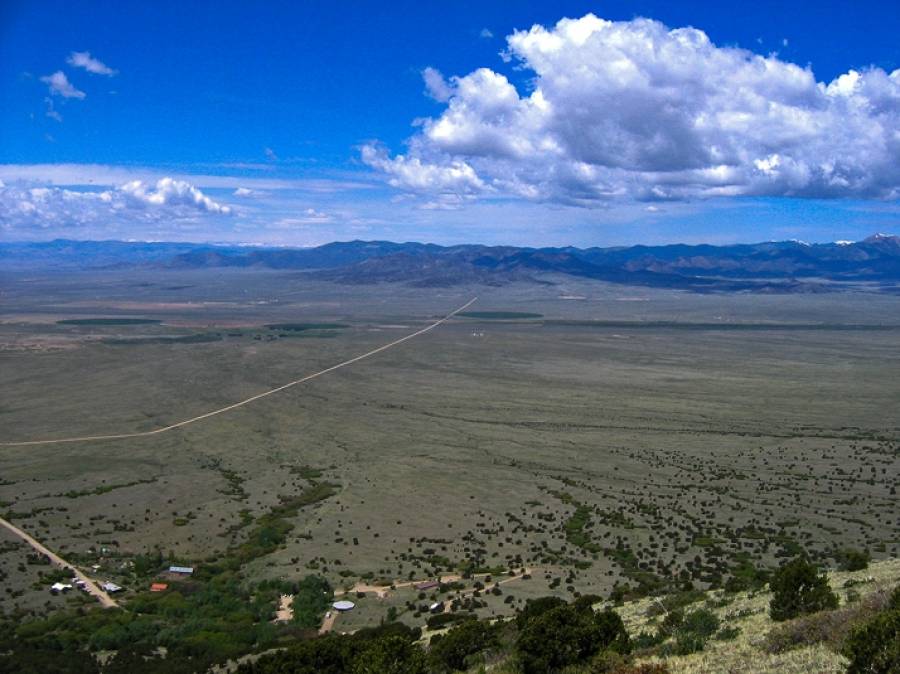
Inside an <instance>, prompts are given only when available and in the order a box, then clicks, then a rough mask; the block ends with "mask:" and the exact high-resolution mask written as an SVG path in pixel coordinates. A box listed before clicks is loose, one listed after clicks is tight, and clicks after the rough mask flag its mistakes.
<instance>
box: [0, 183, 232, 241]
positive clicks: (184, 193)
mask: <svg viewBox="0 0 900 674" xmlns="http://www.w3.org/2000/svg"><path fill="white" fill-rule="evenodd" d="M231 213H232V209H231V208H230V207H229V206H224V205H222V204H219V203H217V202H215V201H213V200H212V199H210V198H209V197H208V196H206V195H205V194H203V193H202V192H201V191H200V190H199V189H197V188H196V187H194V186H193V185H191V184H189V183H187V182H184V181H182V180H173V179H172V178H162V179H161V180H159V181H157V182H156V183H155V185H148V184H147V183H144V182H143V181H140V180H133V181H131V182H128V183H125V184H123V185H121V186H119V187H117V188H114V189H108V190H103V191H79V190H71V189H66V188H60V187H44V186H40V187H31V186H28V185H23V184H21V183H16V184H4V183H2V182H0V226H2V228H3V229H5V230H13V229H34V228H44V229H47V228H61V227H79V226H85V225H88V224H98V223H99V224H102V223H105V222H107V221H111V220H112V221H116V222H129V221H141V222H148V221H149V222H157V221H163V220H166V221H169V220H190V219H194V218H196V217H197V216H198V215H202V214H211V215H231Z"/></svg>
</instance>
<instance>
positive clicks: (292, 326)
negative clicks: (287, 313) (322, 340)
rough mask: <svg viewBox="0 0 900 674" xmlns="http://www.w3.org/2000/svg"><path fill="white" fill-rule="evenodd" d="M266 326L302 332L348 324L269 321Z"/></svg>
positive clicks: (343, 326) (336, 328) (339, 327)
mask: <svg viewBox="0 0 900 674" xmlns="http://www.w3.org/2000/svg"><path fill="white" fill-rule="evenodd" d="M266 327H267V328H268V329H269V330H290V331H293V332H303V331H304V330H341V329H343V328H349V327H350V326H349V325H347V324H346V323H269V324H268V325H266Z"/></svg>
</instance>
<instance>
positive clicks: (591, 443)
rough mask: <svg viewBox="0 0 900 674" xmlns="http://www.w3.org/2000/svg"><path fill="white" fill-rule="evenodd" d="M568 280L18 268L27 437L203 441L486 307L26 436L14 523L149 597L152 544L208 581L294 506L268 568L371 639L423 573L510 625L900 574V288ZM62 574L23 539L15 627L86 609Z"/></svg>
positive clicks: (166, 436) (11, 278) (3, 380)
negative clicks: (744, 573) (542, 610)
mask: <svg viewBox="0 0 900 674" xmlns="http://www.w3.org/2000/svg"><path fill="white" fill-rule="evenodd" d="M544 281H545V283H541V284H538V283H514V284H510V285H506V286H500V287H474V286H473V287H469V286H459V287H451V288H425V289H423V288H411V287H406V286H402V285H396V284H382V285H338V284H330V283H324V282H311V281H309V280H308V279H306V278H304V277H303V275H300V274H296V273H288V272H274V271H259V270H226V271H218V270H217V271H210V270H202V271H165V272H163V271H159V270H154V271H152V272H151V271H147V272H140V271H138V272H134V271H129V272H128V273H127V274H125V273H123V272H116V271H110V272H95V273H90V274H87V273H82V274H70V275H44V276H37V275H25V274H13V275H6V276H5V277H4V278H3V294H2V300H3V301H2V315H0V442H4V443H14V442H17V441H29V440H35V439H59V438H67V437H77V436H90V435H104V434H116V433H130V432H140V431H147V430H152V429H154V428H159V427H162V426H166V425H169V424H173V423H176V422H178V421H180V420H182V419H186V418H190V417H194V416H197V415H201V414H204V413H206V412H208V411H210V410H213V409H217V408H221V407H223V406H226V405H229V404H231V403H233V402H236V401H239V400H242V399H245V398H248V397H250V396H253V395H256V394H258V393H260V392H262V391H265V390H269V389H272V388H274V387H277V386H279V385H281V384H284V383H286V382H288V381H292V380H295V379H298V378H300V377H302V376H304V375H306V374H309V373H312V372H316V371H318V370H321V369H323V368H326V367H329V366H331V365H333V364H335V363H338V362H341V361H344V360H346V359H348V358H352V357H354V356H356V355H359V354H361V353H364V352H366V351H369V350H371V349H373V348H375V347H377V346H380V345H381V344H385V343H387V342H390V341H393V340H395V339H397V338H399V337H402V336H403V335H405V334H408V333H411V332H414V331H415V330H418V329H420V328H422V327H424V326H426V325H427V324H429V323H430V322H433V321H434V320H436V319H437V318H439V317H440V316H442V315H444V314H446V313H448V312H450V311H452V310H454V309H456V308H457V307H459V306H461V305H463V304H464V303H465V302H467V301H468V300H470V299H471V298H473V297H476V296H477V297H478V301H477V303H476V304H475V305H473V307H472V308H471V311H472V313H471V314H470V315H465V316H458V317H455V318H454V319H452V320H451V321H449V322H447V323H445V324H443V325H441V326H440V327H438V328H436V329H435V330H433V331H431V332H428V333H426V334H424V335H421V336H419V337H417V338H415V339H412V340H409V341H407V342H404V343H403V344H400V345H398V346H396V347H394V348H391V349H389V350H386V351H383V352H381V353H379V354H377V355H375V356H373V357H372V358H369V359H366V360H363V361H360V362H358V363H355V364H353V365H350V366H348V367H345V368H342V369H340V370H337V371H334V372H331V373H329V374H327V375H324V376H322V377H319V378H317V379H315V380H312V381H310V382H307V383H305V384H301V385H298V386H296V387H293V388H291V389H288V390H285V391H283V392H281V393H278V394H276V395H273V396H270V397H267V398H264V399H261V400H259V401H256V402H254V403H251V404H249V405H246V406H244V407H241V408H238V409H235V410H233V411H231V412H228V413H226V414H222V415H219V416H216V417H212V418H210V419H206V420H203V421H199V422H197V423H195V424H191V425H189V426H185V427H183V428H179V429H175V430H172V431H170V432H166V433H163V434H159V435H152V436H145V437H137V438H127V439H120V440H105V441H85V442H73V443H67V444H44V445H31V446H16V445H6V446H2V447H0V506H2V507H0V512H2V513H3V516H4V517H5V518H7V519H9V520H11V521H13V522H14V523H15V524H16V525H18V526H20V527H22V528H23V529H25V530H27V531H28V532H29V533H30V534H31V535H33V536H34V537H35V538H37V539H39V540H40V541H41V542H43V543H44V544H45V545H47V547H49V548H51V549H53V550H55V551H57V552H59V553H60V554H61V555H63V556H64V557H66V558H67V559H69V560H70V561H72V562H74V563H78V564H80V565H82V566H83V567H85V568H89V567H93V566H94V565H96V567H97V569H96V571H95V573H96V575H97V576H98V577H102V578H109V579H112V580H116V581H117V582H119V583H120V584H123V585H125V587H126V590H125V593H124V595H123V596H124V598H125V600H126V601H127V597H128V594H129V593H131V592H136V591H142V590H145V589H146V587H144V586H143V585H141V586H136V585H135V581H134V580H133V576H132V575H131V574H130V572H129V569H130V568H131V567H130V564H131V563H132V562H133V560H134V559H135V557H136V555H139V554H146V553H149V552H151V551H153V550H155V549H159V550H160V551H161V552H162V554H163V555H165V556H169V557H170V558H171V560H172V561H173V563H174V562H176V561H177V562H181V563H185V564H188V563H189V564H192V565H196V566H202V565H203V564H204V563H206V562H209V561H210V560H214V559H215V558H216V556H217V555H220V554H222V553H223V552H224V551H226V550H229V549H235V548H236V547H237V546H240V545H242V544H244V543H246V540H247V537H248V536H251V535H252V533H253V532H254V531H258V529H259V524H260V522H266V521H267V520H266V518H267V517H271V513H273V511H277V509H278V508H279V507H282V508H283V507H284V505H285V504H286V503H287V504H290V503H293V504H294V505H296V506H297V507H291V508H289V509H288V510H287V511H284V510H282V511H279V512H280V513H281V515H283V516H284V518H285V519H286V520H287V521H288V522H289V524H290V525H291V527H292V528H291V529H290V531H289V533H288V534H287V535H286V536H285V537H284V540H283V541H282V540H280V541H279V543H278V545H277V546H274V549H273V550H272V551H268V552H266V553H265V554H260V555H255V556H253V557H252V559H248V562H247V564H246V569H245V570H246V573H247V575H248V577H250V578H252V579H254V580H261V579H267V578H282V579H288V580H296V579H299V578H302V577H303V576H305V575H306V574H309V573H318V574H321V575H323V576H325V577H326V578H328V579H329V581H330V582H331V583H332V585H333V586H335V587H336V588H346V589H347V590H349V591H350V592H351V593H353V594H354V595H355V596H356V597H357V598H358V601H359V607H358V608H359V610H358V611H355V612H354V613H351V614H347V615H342V616H341V621H342V622H341V626H342V629H354V628H356V627H360V626H363V625H365V624H376V623H377V622H378V621H379V620H381V619H382V618H383V617H384V616H385V615H386V613H387V611H388V610H389V609H391V608H392V607H393V608H395V609H397V610H398V611H399V612H400V615H401V616H402V618H401V619H403V620H407V621H409V622H411V623H414V624H421V623H422V622H423V621H424V618H420V617H419V616H420V614H421V613H422V610H421V607H420V606H418V605H417V603H418V602H421V601H423V600H424V601H426V603H427V602H428V601H430V598H428V597H426V594H427V593H426V592H423V591H421V590H419V589H418V588H416V587H415V586H414V585H408V586H398V584H399V583H402V582H403V581H405V580H415V581H419V580H425V579H428V578H434V577H438V576H446V577H451V576H460V578H459V585H458V586H457V587H455V588H453V589H452V590H451V595H452V596H454V597H455V598H456V601H457V602H459V603H460V604H463V603H465V602H466V601H468V602H470V604H469V605H470V606H472V607H474V608H475V609H476V610H477V612H478V613H480V614H482V615H490V614H492V613H494V614H503V613H509V612H511V610H512V608H514V607H518V606H521V604H522V603H523V602H524V600H525V599H527V598H529V597H535V596H541V595H546V594H548V593H555V594H559V595H561V596H564V597H567V598H571V597H572V596H573V594H574V593H593V594H598V595H601V596H603V597H607V596H610V594H611V593H614V592H615V593H617V596H619V597H628V596H638V595H641V594H644V593H646V592H647V591H651V590H653V589H659V588H665V587H669V586H674V585H675V584H676V583H680V582H684V581H686V580H691V581H692V582H693V583H694V584H695V585H697V586H699V587H705V586H709V585H718V584H720V583H721V582H722V581H723V579H727V578H728V577H730V576H732V575H735V574H739V573H740V572H741V569H742V568H746V566H747V565H748V564H754V565H764V566H774V565H775V564H777V563H778V561H779V559H781V558H784V557H789V556H792V555H794V554H796V553H797V552H798V551H801V550H802V551H806V552H807V553H808V554H810V555H811V556H812V557H813V558H814V559H816V560H818V561H820V562H821V563H823V564H825V565H826V566H828V565H832V566H833V565H834V560H835V557H836V556H837V555H838V554H839V551H840V550H841V549H843V548H857V549H867V550H868V551H869V552H870V553H871V555H872V556H873V558H875V559H879V558H889V557H897V556H898V553H900V519H898V518H900V509H898V506H897V498H896V489H897V487H898V483H900V470H898V463H900V461H898V458H900V456H898V450H900V377H898V375H900V349H898V347H900V297H897V296H890V295H882V294H874V293H862V292H860V293H831V294H817V295H764V294H708V295H703V294H693V293H688V292H683V291H670V290H660V289H644V288H635V287H627V286H617V285H611V284H604V283H599V282H594V281H580V280H579V281H573V280H572V279H571V278H570V277H547V278H546V279H544ZM101 319H102V320H101ZM110 319H113V320H110ZM124 319H128V320H124ZM316 489H318V490H319V491H318V492H316V493H315V494H314V495H312V496H311V491H310V490H316ZM292 499H294V501H292ZM297 499H299V500H297ZM37 561H39V560H34V559H31V560H30V559H29V558H28V550H27V549H26V548H24V547H23V546H21V545H18V544H16V543H15V542H14V541H12V540H11V539H8V538H7V537H5V536H4V537H3V538H0V578H2V579H3V581H4V593H2V594H0V608H2V611H3V612H4V613H7V614H12V613H13V612H19V613H22V612H35V613H40V612H44V611H46V610H48V609H51V608H53V607H56V606H62V605H65V604H67V603H72V602H81V601H84V598H82V597H70V596H66V597H64V596H59V597H51V596H50V595H48V594H47V592H46V591H45V590H44V589H40V588H41V587H42V586H41V581H40V576H39V572H40V571H41V568H40V564H36V563H34V562H37ZM523 569H524V570H525V573H524V577H516V576H522V570H523ZM473 574H475V575H474V576H473ZM478 574H481V575H478ZM463 576H465V578H463ZM470 576H473V577H470ZM488 576H490V577H491V578H489V579H488V580H487V581H486V582H485V579H486V578H488ZM504 577H508V578H510V579H511V580H510V582H507V583H504V584H502V585H500V586H499V587H498V588H497V590H496V591H491V592H487V591H483V589H484V588H483V587H480V586H479V584H480V585H482V586H484V585H489V584H490V582H491V581H492V580H496V579H498V578H504ZM479 579H480V580H479ZM141 582H143V581H141ZM391 583H394V584H395V588H394V589H393V590H389V591H386V592H384V593H382V594H383V596H381V597H378V595H377V593H375V592H372V591H367V590H366V588H369V587H371V586H374V585H378V584H381V585H382V586H388V585H390V584H391ZM358 590H362V591H360V592H359V593H358V594H357V591H358ZM453 593H455V594H453ZM431 594H432V596H434V593H433V592H432V593H431ZM473 599H477V601H475V602H474V604H473V603H471V602H472V600H473Z"/></svg>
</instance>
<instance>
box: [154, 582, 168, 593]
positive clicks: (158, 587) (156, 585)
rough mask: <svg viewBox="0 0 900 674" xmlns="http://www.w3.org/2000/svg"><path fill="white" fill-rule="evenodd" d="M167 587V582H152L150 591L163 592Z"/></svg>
mask: <svg viewBox="0 0 900 674" xmlns="http://www.w3.org/2000/svg"><path fill="white" fill-rule="evenodd" d="M168 589H169V584H168V583H152V584H151V585H150V591H151V592H165V591H166V590H168Z"/></svg>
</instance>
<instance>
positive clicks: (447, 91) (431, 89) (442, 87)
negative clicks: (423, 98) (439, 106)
mask: <svg viewBox="0 0 900 674" xmlns="http://www.w3.org/2000/svg"><path fill="white" fill-rule="evenodd" d="M422 79H423V80H424V81H425V93H426V94H428V96H430V97H431V98H433V99H434V100H436V101H438V102H440V103H446V102H447V101H449V100H450V99H451V98H452V97H453V87H451V86H450V85H449V84H447V80H445V79H444V76H443V75H442V74H441V71H440V70H437V69H436V68H431V67H428V68H425V70H423V71H422Z"/></svg>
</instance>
